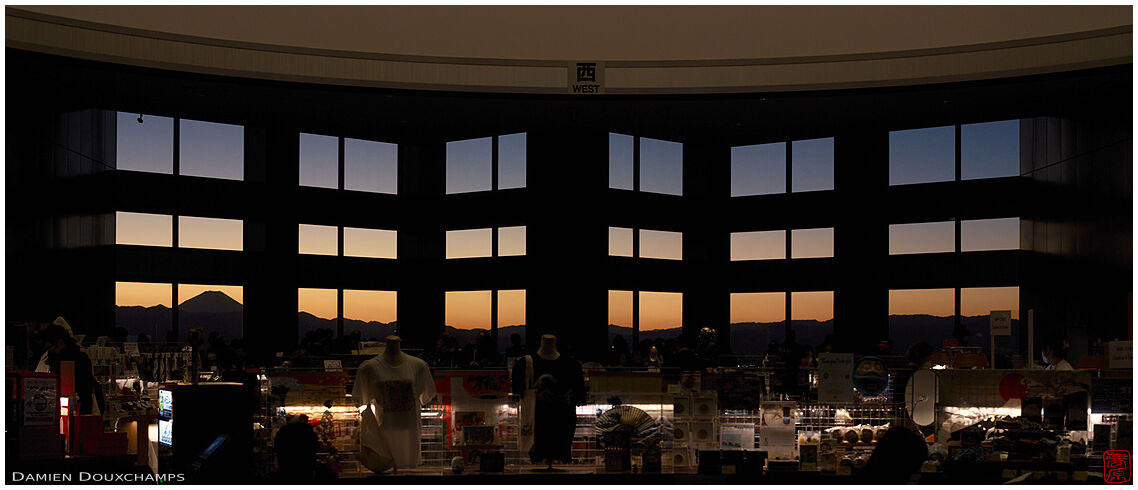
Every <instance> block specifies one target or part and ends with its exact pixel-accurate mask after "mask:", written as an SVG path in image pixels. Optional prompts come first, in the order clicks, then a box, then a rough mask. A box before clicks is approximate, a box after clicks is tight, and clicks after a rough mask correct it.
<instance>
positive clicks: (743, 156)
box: [731, 143, 786, 197]
mask: <svg viewBox="0 0 1138 490" xmlns="http://www.w3.org/2000/svg"><path fill="white" fill-rule="evenodd" d="M784 192H786V143H768V144H765V145H750V146H736V147H733V148H731V197H736V196H754V195H759V194H781V193H784Z"/></svg>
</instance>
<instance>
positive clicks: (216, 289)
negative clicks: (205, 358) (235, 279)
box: [178, 284, 245, 341]
mask: <svg viewBox="0 0 1138 490" xmlns="http://www.w3.org/2000/svg"><path fill="white" fill-rule="evenodd" d="M244 301H245V300H244V288H242V287H241V286H223V285H205V284H179V285H178V330H179V335H180V336H181V338H185V335H186V332H188V331H189V329H191V328H198V329H201V331H202V333H203V334H204V335H207V336H208V335H209V334H211V333H213V332H217V333H218V334H219V335H221V336H222V337H223V338H225V340H226V341H230V340H234V339H240V338H242V337H243V336H244V306H242V305H243V303H244Z"/></svg>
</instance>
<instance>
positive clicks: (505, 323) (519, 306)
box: [498, 289, 526, 336]
mask: <svg viewBox="0 0 1138 490" xmlns="http://www.w3.org/2000/svg"><path fill="white" fill-rule="evenodd" d="M525 324H526V290H524V289H505V290H501V291H498V328H499V329H501V328H505V327H513V326H521V325H525ZM500 333H501V332H499V334H500ZM522 333H524V332H522ZM499 336H500V335H499Z"/></svg>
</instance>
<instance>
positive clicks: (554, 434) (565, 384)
mask: <svg viewBox="0 0 1138 490" xmlns="http://www.w3.org/2000/svg"><path fill="white" fill-rule="evenodd" d="M511 378H512V379H511V388H512V389H511V391H512V392H513V393H515V394H521V395H523V397H522V405H521V412H522V413H521V419H522V428H521V436H520V437H519V449H521V450H522V452H523V454H525V453H527V452H528V454H529V456H530V461H531V462H534V463H538V462H542V463H544V464H545V466H546V468H545V469H546V470H547V471H551V470H553V463H554V462H555V461H563V462H568V461H570V460H571V455H570V449H571V447H572V443H573V433H574V431H575V430H576V423H577V415H576V410H575V409H574V406H575V405H579V404H581V403H583V402H584V401H585V379H584V376H583V374H582V372H581V364H580V363H578V362H577V361H575V360H573V359H571V358H568V357H566V356H563V355H561V353H560V352H558V351H557V337H554V336H553V335H548V334H546V335H542V336H541V343H540V345H539V346H538V349H537V353H536V355H532V356H531V355H527V356H525V357H523V358H522V359H520V360H518V362H516V363H514V366H513V369H512V376H511Z"/></svg>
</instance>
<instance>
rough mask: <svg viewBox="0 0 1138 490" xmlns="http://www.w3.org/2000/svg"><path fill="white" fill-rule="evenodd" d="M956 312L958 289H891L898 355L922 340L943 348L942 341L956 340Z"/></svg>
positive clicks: (891, 328) (891, 327)
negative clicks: (954, 330)
mask: <svg viewBox="0 0 1138 490" xmlns="http://www.w3.org/2000/svg"><path fill="white" fill-rule="evenodd" d="M955 312H956V291H955V290H954V289H951V288H950V289H891V290H889V338H890V339H891V340H892V341H893V348H894V351H895V353H898V354H901V353H904V352H905V350H906V349H908V348H909V346H911V345H913V344H915V343H917V342H921V341H923V342H926V343H928V344H929V345H930V346H932V347H933V348H939V347H940V345H941V341H942V340H944V339H946V338H952V337H953V327H954V325H955ZM874 340H884V339H874Z"/></svg>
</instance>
